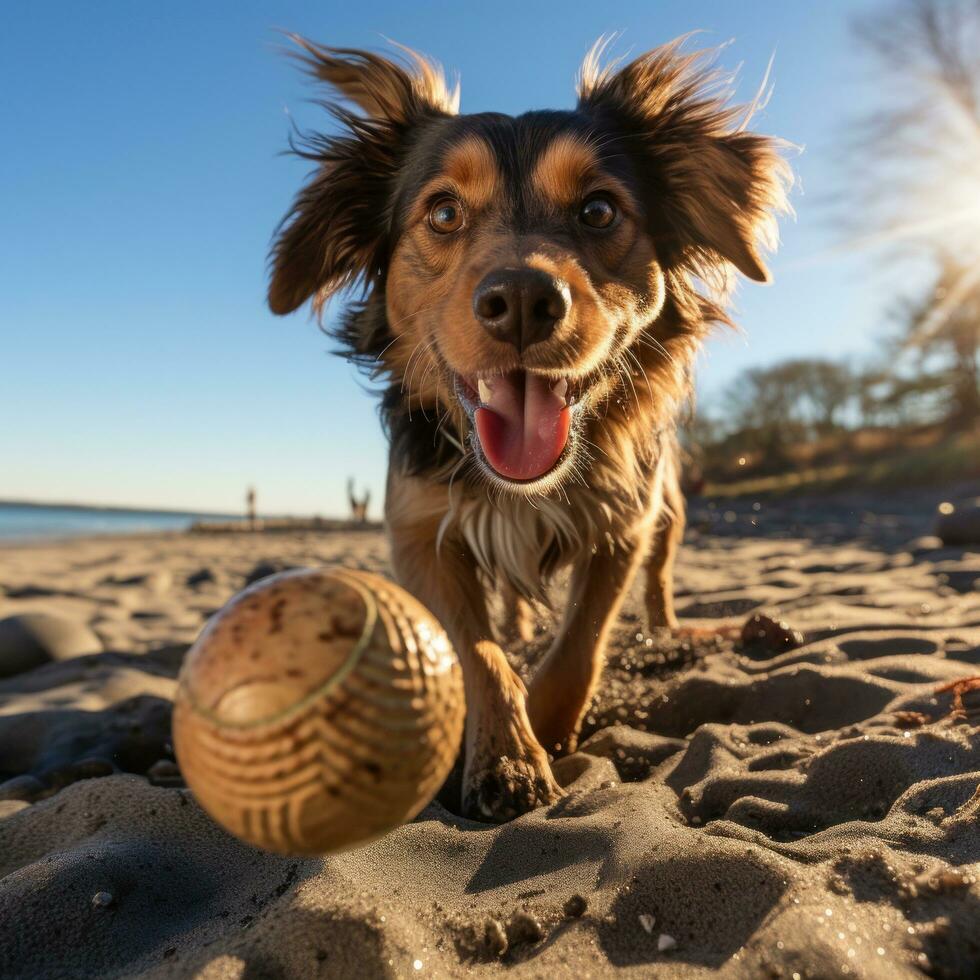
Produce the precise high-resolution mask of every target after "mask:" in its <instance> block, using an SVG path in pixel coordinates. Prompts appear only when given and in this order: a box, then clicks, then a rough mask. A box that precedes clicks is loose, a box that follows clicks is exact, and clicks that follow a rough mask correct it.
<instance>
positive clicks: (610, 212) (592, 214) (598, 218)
mask: <svg viewBox="0 0 980 980" xmlns="http://www.w3.org/2000/svg"><path fill="white" fill-rule="evenodd" d="M578 217H579V221H581V222H582V224H583V225H588V226H589V227H590V228H608V227H609V226H610V225H611V224H612V223H613V222H614V221H615V220H616V205H614V204H613V202H612V201H610V200H609V198H608V197H606V196H605V195H604V194H596V195H595V197H590V198H589V199H588V200H587V201H586V202H585V203H584V204H583V205H582V210H581V211H579V213H578Z"/></svg>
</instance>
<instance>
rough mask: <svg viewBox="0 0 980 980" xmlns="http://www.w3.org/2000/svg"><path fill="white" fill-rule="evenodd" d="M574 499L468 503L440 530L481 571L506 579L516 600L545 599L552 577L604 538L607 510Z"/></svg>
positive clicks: (448, 516)
mask: <svg viewBox="0 0 980 980" xmlns="http://www.w3.org/2000/svg"><path fill="white" fill-rule="evenodd" d="M589 497H590V498H591V499H589V500H588V501H585V500H583V499H582V495H577V496H575V497H572V498H570V500H569V501H565V500H552V499H550V498H544V499H541V500H536V501H529V500H524V499H519V498H509V497H505V498H502V499H497V500H493V499H491V498H490V497H489V496H482V497H477V496H474V497H467V498H466V499H464V500H462V501H460V502H459V503H457V504H456V506H455V507H453V508H452V509H451V510H450V511H449V512H448V513H447V514H446V517H445V519H444V521H443V526H442V528H441V529H440V532H441V533H440V536H441V534H442V533H445V532H450V531H452V532H454V533H455V534H457V535H459V536H461V537H462V538H463V540H464V541H465V542H466V544H467V545H468V546H469V548H470V551H471V552H472V553H473V556H474V558H475V559H476V561H477V564H478V565H479V566H480V568H481V570H482V571H483V572H484V573H485V574H486V575H488V576H489V577H490V578H492V579H493V580H499V579H501V578H502V579H505V580H506V581H508V582H509V583H510V585H511V586H512V587H513V588H514V589H515V590H516V591H517V592H519V593H520V594H522V595H524V596H526V597H528V598H535V599H542V600H543V599H544V598H545V590H546V587H547V582H548V579H549V577H550V575H551V574H552V573H553V572H555V571H556V570H557V569H558V568H560V567H561V566H563V565H567V564H569V563H571V562H573V561H575V559H576V558H577V557H579V556H581V555H588V554H589V553H590V552H591V551H592V550H593V549H594V548H595V547H598V545H599V544H600V542H601V541H602V539H603V537H604V532H605V533H606V534H608V529H609V527H610V526H611V517H612V513H611V510H610V507H609V504H607V503H605V502H603V501H600V500H598V499H596V498H595V497H592V495H591V494H590V495H589Z"/></svg>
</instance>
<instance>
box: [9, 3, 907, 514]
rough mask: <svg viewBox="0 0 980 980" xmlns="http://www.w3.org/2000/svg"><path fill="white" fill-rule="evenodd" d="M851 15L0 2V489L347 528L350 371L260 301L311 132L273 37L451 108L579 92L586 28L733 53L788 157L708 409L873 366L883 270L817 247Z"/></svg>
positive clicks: (299, 323)
mask: <svg viewBox="0 0 980 980" xmlns="http://www.w3.org/2000/svg"><path fill="white" fill-rule="evenodd" d="M866 7H867V4H864V3H860V2H856V0H850V2H844V0H821V2H803V0H797V2H792V3H787V2H785V0H777V2H768V0H767V2H744V3H734V2H727V0H716V2H696V0H678V2H673V0H671V2H666V0H663V2H651V0H644V2H620V3H616V4H614V5H601V4H598V3H594V2H593V3H576V2H573V0H559V2H542V3H533V4H531V3H527V2H523V3H518V2H510V0H508V2H502V3H487V4H480V5H476V4H472V5H470V4H461V3H458V2H453V3H425V2H423V0H417V2H413V3H396V2H394V0H385V2H369V0H363V2H360V3H353V4H352V3H349V2H343V3H341V2H337V0H330V2H319V3H313V2H299V0H291V2H280V3H277V4H275V5H273V4H258V3H252V2H247V0H234V2H233V0H227V2H208V3H194V4H192V3H188V2H175V3H169V4H149V3H133V2H131V0H129V2H110V0H101V2H99V3H98V4H81V3H77V2H72V3H69V2H61V3H49V2H43V0H37V2H32V3H25V4H15V5H14V4H8V5H7V6H6V8H5V10H4V13H3V14H2V20H0V25H2V29H0V86H2V91H3V93H4V96H3V99H2V100H0V131H2V133H3V134H4V139H3V152H2V153H0V204H2V211H0V213H2V215H3V219H2V229H3V230H2V234H0V270H2V273H0V278H2V281H3V288H2V290H0V378H2V385H0V420H2V422H0V460H2V463H0V498H4V497H6V498H11V497H13V498H32V499H42V500H71V501H81V502H98V503H119V504H146V505H165V506H169V507H187V508H209V509H215V510H229V509H237V508H238V507H239V506H240V504H241V500H242V498H243V494H244V488H245V486H246V485H247V484H249V483H254V484H255V485H256V486H257V488H258V491H259V505H260V509H261V510H263V511H266V512H293V513H317V512H318V513H323V514H330V513H341V512H343V511H344V510H345V509H346V499H345V490H344V485H345V481H346V479H347V477H348V475H351V474H356V476H357V477H358V479H359V480H360V481H361V482H362V483H363V482H366V483H367V484H369V485H370V487H371V489H372V491H373V496H374V499H375V500H380V499H381V497H382V496H383V487H384V473H385V455H386V449H385V445H384V441H383V438H382V436H381V432H380V428H379V425H378V421H377V417H376V414H375V410H374V405H373V402H372V401H371V399H370V398H369V397H368V396H367V395H366V394H365V392H364V390H363V382H362V381H361V380H360V379H359V377H358V376H357V374H356V372H355V371H354V370H353V369H352V368H351V367H350V366H348V365H347V364H345V363H344V362H343V361H341V360H340V359H338V358H335V357H331V356H330V355H329V353H328V351H329V343H328V342H327V341H326V340H325V339H324V337H323V336H322V335H321V334H320V333H319V331H318V330H317V328H316V326H315V324H314V323H313V322H312V321H311V320H310V319H309V317H308V316H307V314H306V313H300V314H297V315H294V316H292V317H289V318H286V319H277V318H275V317H273V316H272V315H271V314H270V313H269V312H268V311H267V310H266V308H265V303H264V292H265V284H266V254H267V251H268V246H269V241H270V235H271V233H272V230H273V228H274V227H275V225H276V223H277V221H278V220H279V219H280V217H281V216H282V214H283V213H284V212H285V210H286V209H287V207H288V205H289V202H290V199H291V197H292V195H293V193H294V192H295V191H296V189H297V188H298V186H299V183H300V180H301V179H302V177H303V175H304V174H305V173H306V170H307V165H306V164H305V163H304V162H303V161H300V160H296V159H293V158H290V157H288V156H283V155H282V154H281V151H282V150H283V149H284V147H285V145H286V139H287V136H288V131H289V119H290V116H292V117H293V118H294V119H295V120H296V121H297V122H298V123H299V124H300V125H301V126H303V127H316V126H317V125H319V124H320V123H321V122H322V123H324V124H325V123H326V120H325V119H324V118H323V116H322V113H321V112H320V111H319V110H317V109H316V107H314V106H311V105H310V104H309V103H308V101H307V100H308V98H309V97H310V96H311V94H312V93H311V91H310V89H309V88H308V87H307V85H306V83H305V81H304V79H303V78H302V76H301V75H300V74H299V72H297V71H296V69H295V68H294V67H293V66H292V65H291V64H290V63H289V60H288V59H286V58H284V57H282V56H281V55H280V54H279V53H277V47H278V46H279V44H280V40H279V38H278V37H277V35H276V34H275V32H274V29H275V28H285V29H288V30H291V31H297V32H299V33H302V34H306V35H308V36H310V37H312V38H314V39H316V40H320V41H323V42H325V43H332V44H338V45H345V46H368V47H374V48H379V47H382V46H383V45H384V43H385V42H384V38H385V37H389V38H392V39H395V40H397V41H399V42H401V43H403V44H407V45H409V46H411V47H415V48H418V49H420V50H422V51H425V52H427V53H429V54H431V55H432V56H434V57H435V58H436V59H438V60H439V61H441V62H442V63H443V64H444V65H445V66H446V67H447V68H449V69H455V70H458V71H459V73H460V75H461V78H462V93H463V95H462V110H463V111H464V112H467V111H482V110H488V109H495V110H500V111H505V112H512V113H516V112H520V111H522V110H525V109H531V108H541V107H568V106H571V105H572V104H573V101H574V90H573V80H574V76H575V73H576V70H577V68H578V65H579V63H580V61H581V58H582V55H583V53H584V52H585V50H586V49H587V48H588V47H589V45H590V44H591V42H592V41H593V40H594V39H595V38H596V37H597V36H598V35H600V34H603V33H608V32H612V31H618V32H621V33H622V37H621V39H620V40H619V42H618V44H617V46H616V49H615V50H616V51H617V52H620V53H623V52H629V51H632V52H634V53H638V52H640V51H642V50H645V49H646V48H648V47H653V46H654V45H656V44H658V43H661V42H663V41H666V40H669V39H671V38H673V37H675V36H676V35H678V34H682V33H685V32H688V31H691V30H693V29H696V28H701V29H704V30H705V31H706V32H707V33H706V35H705V36H704V42H705V43H706V44H715V43H721V42H723V41H727V40H729V39H732V44H731V45H730V46H729V47H728V48H727V49H726V50H725V52H724V54H723V58H722V60H723V64H724V65H725V66H726V67H731V68H734V67H737V66H738V65H739V64H741V66H742V69H741V71H742V84H741V86H740V89H739V92H740V94H742V95H743V96H744V97H745V98H746V99H748V98H750V97H751V96H752V95H753V94H754V90H755V88H756V86H757V85H758V82H759V80H760V79H761V78H762V76H763V74H764V72H765V68H766V64H767V62H768V60H769V58H770V55H772V54H773V53H775V63H774V67H773V81H774V83H775V92H774V95H773V98H772V100H771V102H770V104H769V106H768V108H767V109H766V111H765V112H764V113H763V114H762V115H761V116H760V117H759V119H758V120H757V123H756V125H757V126H758V127H759V128H760V129H764V130H766V131H769V132H773V133H776V134H778V135H781V136H783V137H785V138H787V139H789V140H792V141H793V142H795V143H797V144H800V145H801V146H803V147H804V152H803V153H802V154H801V155H800V156H798V157H796V158H795V159H794V161H793V162H794V167H795V168H796V170H797V173H798V175H799V177H800V186H799V187H798V188H797V189H796V191H795V192H794V195H793V203H794V206H795V208H796V212H797V216H796V218H795V220H791V221H787V222H786V223H785V224H784V226H783V247H782V249H781V251H780V253H779V255H778V256H777V257H776V258H775V260H774V261H773V263H772V268H773V272H774V276H775V282H774V284H773V285H771V286H768V287H758V286H755V285H752V284H745V286H744V287H743V288H742V290H741V293H740V295H739V299H738V305H739V308H740V311H741V315H740V322H741V323H742V326H743V327H744V332H743V333H742V334H741V335H740V336H738V337H735V336H729V337H718V338H716V340H715V341H714V342H713V343H712V344H711V345H710V348H709V351H708V353H707V354H706V355H705V356H704V358H703V359H702V363H701V372H700V387H701V391H702V393H703V397H704V399H706V400H707V401H708V402H709V403H710V401H711V400H712V398H713V397H716V396H717V394H718V393H719V392H720V391H721V389H722V388H723V387H724V386H725V384H726V383H728V382H729V381H730V380H731V379H732V378H733V377H734V376H735V375H736V374H737V373H738V371H740V370H741V369H743V368H744V367H746V366H749V365H752V364H758V363H766V362H769V361H775V360H779V359H781V358H784V357H787V356H791V355H793V356H795V355H804V354H812V355H820V356H823V355H828V356H841V355H843V356H849V357H853V358H854V359H855V360H860V359H862V358H864V357H867V356H869V355H870V354H872V353H873V351H874V347H875V344H876V342H877V341H878V340H879V339H880V338H881V337H882V335H883V333H884V332H885V329H886V326H885V321H884V316H883V310H884V309H885V307H886V306H887V303H888V300H889V294H888V281H887V280H888V277H887V275H882V274H881V272H880V270H874V269H873V268H872V265H871V257H869V256H867V255H863V254H861V253H857V252H853V251H847V250H841V249H839V248H837V247H836V245H837V243H838V241H839V233H838V232H837V231H836V230H835V228H834V227H833V224H832V222H831V221H830V218H829V211H828V207H827V202H828V201H830V200H833V199H834V198H835V197H837V196H838V195H839V194H840V192H841V190H842V188H843V187H844V186H845V182H846V180H847V172H846V168H845V166H844V164H843V162H842V160H841V142H842V137H843V135H844V131H845V129H844V127H845V123H846V120H847V119H848V118H850V117H851V115H852V114H853V113H854V112H855V110H859V109H860V108H861V107H862V105H864V104H865V99H866V93H867V91H868V85H867V79H863V78H862V73H861V63H860V55H859V52H858V51H857V50H856V48H855V46H854V44H853V42H852V40H851V36H850V33H849V29H848V23H849V18H850V17H851V16H853V15H854V14H855V13H856V12H858V11H860V10H861V9H864V8H866Z"/></svg>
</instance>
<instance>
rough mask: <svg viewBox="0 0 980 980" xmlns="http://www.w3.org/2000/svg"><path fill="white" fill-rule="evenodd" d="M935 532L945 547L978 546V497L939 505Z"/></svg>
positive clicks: (979, 500)
mask: <svg viewBox="0 0 980 980" xmlns="http://www.w3.org/2000/svg"><path fill="white" fill-rule="evenodd" d="M935 532H936V535H937V536H938V537H940V538H942V542H943V544H944V545H947V546H950V545H969V544H980V497H976V498H974V499H973V500H963V501H960V502H959V503H956V504H952V503H948V502H947V503H942V504H940V505H939V508H938V516H937V517H936V526H935Z"/></svg>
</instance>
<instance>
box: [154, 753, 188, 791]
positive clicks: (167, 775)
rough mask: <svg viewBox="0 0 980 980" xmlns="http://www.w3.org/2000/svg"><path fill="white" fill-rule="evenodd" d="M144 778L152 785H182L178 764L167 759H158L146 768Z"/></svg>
mask: <svg viewBox="0 0 980 980" xmlns="http://www.w3.org/2000/svg"><path fill="white" fill-rule="evenodd" d="M146 778H147V779H148V780H149V781H150V782H151V783H152V784H153V785H154V786H170V787H174V786H183V785H184V777H183V776H182V775H181V772H180V766H178V765H177V763H176V762H171V761H170V760H169V759H158V760H157V761H156V762H154V763H153V765H152V766H150V768H149V769H147V770H146Z"/></svg>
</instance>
